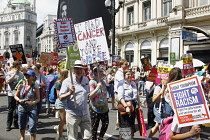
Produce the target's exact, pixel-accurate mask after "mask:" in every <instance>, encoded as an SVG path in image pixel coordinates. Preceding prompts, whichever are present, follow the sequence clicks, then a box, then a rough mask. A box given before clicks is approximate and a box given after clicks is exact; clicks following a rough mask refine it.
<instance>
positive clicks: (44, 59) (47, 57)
mask: <svg viewBox="0 0 210 140" xmlns="http://www.w3.org/2000/svg"><path fill="white" fill-rule="evenodd" d="M52 59H53V54H52V53H46V52H41V56H40V60H39V62H40V63H42V64H48V65H50V64H51V63H52Z"/></svg>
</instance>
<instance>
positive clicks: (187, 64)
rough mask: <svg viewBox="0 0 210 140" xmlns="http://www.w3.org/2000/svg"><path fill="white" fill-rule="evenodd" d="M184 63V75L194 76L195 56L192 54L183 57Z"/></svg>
mask: <svg viewBox="0 0 210 140" xmlns="http://www.w3.org/2000/svg"><path fill="white" fill-rule="evenodd" d="M182 62H183V74H184V75H193V74H194V67H193V56H192V54H191V53H187V54H184V55H183V56H182Z"/></svg>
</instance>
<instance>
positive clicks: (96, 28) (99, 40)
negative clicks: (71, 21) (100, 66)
mask: <svg viewBox="0 0 210 140" xmlns="http://www.w3.org/2000/svg"><path fill="white" fill-rule="evenodd" d="M74 28H75V33H76V37H77V42H78V46H79V52H80V57H81V61H82V62H83V64H85V65H86V64H93V63H96V62H101V61H105V60H108V59H110V55H109V50H108V46H107V41H106V35H105V30H104V25H103V21H102V18H101V17H100V18H95V19H92V20H88V21H85V22H81V23H78V24H75V25H74Z"/></svg>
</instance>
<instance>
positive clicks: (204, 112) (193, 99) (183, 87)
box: [168, 76, 210, 127]
mask: <svg viewBox="0 0 210 140" xmlns="http://www.w3.org/2000/svg"><path fill="white" fill-rule="evenodd" d="M168 89H169V92H170V97H171V101H172V105H173V108H174V111H175V115H176V117H177V120H178V127H185V126H192V125H197V124H204V123H210V115H209V108H208V105H207V102H206V99H205V95H204V92H203V89H202V86H201V83H200V82H199V80H198V77H197V76H193V77H189V78H186V79H182V80H179V81H175V82H172V83H169V84H168Z"/></svg>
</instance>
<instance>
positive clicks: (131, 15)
mask: <svg viewBox="0 0 210 140" xmlns="http://www.w3.org/2000/svg"><path fill="white" fill-rule="evenodd" d="M127 13H128V25H132V24H133V23H134V9H133V6H132V7H129V8H128V9H127Z"/></svg>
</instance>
